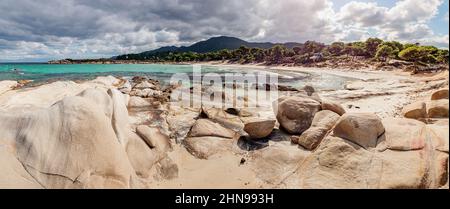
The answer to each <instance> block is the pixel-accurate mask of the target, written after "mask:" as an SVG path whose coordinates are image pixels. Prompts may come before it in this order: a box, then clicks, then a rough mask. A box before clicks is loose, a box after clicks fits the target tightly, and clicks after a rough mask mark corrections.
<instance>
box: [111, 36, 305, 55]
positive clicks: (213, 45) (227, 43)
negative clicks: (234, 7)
mask: <svg viewBox="0 0 450 209" xmlns="http://www.w3.org/2000/svg"><path fill="white" fill-rule="evenodd" d="M275 45H283V46H285V47H287V48H293V47H295V46H301V45H303V44H302V43H297V42H287V43H271V42H248V41H244V40H242V39H239V38H236V37H230V36H216V37H212V38H209V39H207V40H203V41H199V42H196V43H194V44H192V45H190V46H180V47H177V46H164V47H160V48H157V49H154V50H149V51H145V52H141V53H136V54H138V55H143V56H151V55H155V54H158V53H168V52H196V53H208V52H215V51H220V50H223V49H228V50H234V49H238V48H239V47H241V46H246V47H250V48H262V49H268V48H271V47H273V46H275ZM125 55H126V54H124V55H119V56H117V57H120V56H125Z"/></svg>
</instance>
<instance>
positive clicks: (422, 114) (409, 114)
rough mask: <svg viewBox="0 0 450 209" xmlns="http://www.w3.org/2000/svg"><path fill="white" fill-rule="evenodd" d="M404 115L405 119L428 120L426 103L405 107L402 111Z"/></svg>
mask: <svg viewBox="0 0 450 209" xmlns="http://www.w3.org/2000/svg"><path fill="white" fill-rule="evenodd" d="M402 115H403V116H404V117H405V118H412V119H421V118H427V117H428V116H427V108H426V104H425V102H421V101H419V102H414V103H412V104H409V105H407V106H405V107H404V108H403V110H402Z"/></svg>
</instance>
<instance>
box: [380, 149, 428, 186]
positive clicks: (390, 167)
mask: <svg viewBox="0 0 450 209" xmlns="http://www.w3.org/2000/svg"><path fill="white" fill-rule="evenodd" d="M428 155H429V154H427V153H425V152H422V151H408V152H404V151H391V150H386V151H384V152H382V153H381V154H379V155H378V156H379V157H380V158H381V159H382V166H383V167H382V168H383V169H382V170H381V172H380V174H379V177H380V178H379V188H380V189H424V188H428V187H429V186H430V183H431V182H430V179H431V177H430V178H428V176H427V175H428V172H429V170H430V165H429V164H428V160H430V156H428Z"/></svg>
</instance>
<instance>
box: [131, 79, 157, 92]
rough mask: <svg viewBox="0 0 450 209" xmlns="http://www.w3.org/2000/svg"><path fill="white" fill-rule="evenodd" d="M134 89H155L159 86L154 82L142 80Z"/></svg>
mask: <svg viewBox="0 0 450 209" xmlns="http://www.w3.org/2000/svg"><path fill="white" fill-rule="evenodd" d="M133 88H134V89H141V90H142V89H153V90H158V88H157V87H156V86H155V85H154V84H152V83H149V82H148V81H142V82H141V83H138V84H136V85H135V86H134V87H133Z"/></svg>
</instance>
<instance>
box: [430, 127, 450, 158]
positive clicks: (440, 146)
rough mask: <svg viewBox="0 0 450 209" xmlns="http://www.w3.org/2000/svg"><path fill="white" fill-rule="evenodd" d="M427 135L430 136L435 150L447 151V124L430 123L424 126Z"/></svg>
mask: <svg viewBox="0 0 450 209" xmlns="http://www.w3.org/2000/svg"><path fill="white" fill-rule="evenodd" d="M426 132H427V136H428V137H429V138H430V140H431V143H432V144H433V148H434V149H435V150H438V151H441V152H445V153H448V148H449V132H448V121H447V124H446V125H445V124H432V125H427V126H426Z"/></svg>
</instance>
